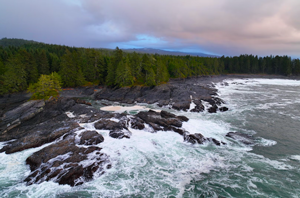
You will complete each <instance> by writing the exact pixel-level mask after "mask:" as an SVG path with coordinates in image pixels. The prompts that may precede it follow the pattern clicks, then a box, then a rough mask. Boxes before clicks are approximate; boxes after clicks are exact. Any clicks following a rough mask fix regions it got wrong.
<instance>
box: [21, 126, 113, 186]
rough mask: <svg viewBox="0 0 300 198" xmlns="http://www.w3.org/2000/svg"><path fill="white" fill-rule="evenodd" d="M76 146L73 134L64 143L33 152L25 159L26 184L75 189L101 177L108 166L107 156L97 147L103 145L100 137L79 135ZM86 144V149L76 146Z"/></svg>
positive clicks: (88, 134) (90, 133) (93, 133)
mask: <svg viewBox="0 0 300 198" xmlns="http://www.w3.org/2000/svg"><path fill="white" fill-rule="evenodd" d="M80 137H81V138H80V141H79V144H77V143H76V138H75V134H74V133H73V134H69V135H67V136H65V137H64V139H63V140H61V141H59V142H57V143H55V144H52V145H50V146H47V147H46V148H43V149H42V150H40V151H38V152H35V153H34V154H32V155H31V156H30V157H28V158H27V160H26V164H28V165H29V166H30V170H31V174H30V175H29V176H28V177H27V178H26V179H25V182H27V184H28V185H30V184H34V183H41V182H43V181H50V180H51V181H54V182H57V183H59V184H69V185H70V186H76V185H80V184H83V183H84V182H86V181H89V180H91V179H93V175H94V174H96V173H97V175H101V174H103V173H104V172H105V170H106V169H109V168H110V167H111V165H110V163H109V159H108V156H107V155H105V154H103V153H101V152H100V151H101V148H100V147H96V146H93V145H96V144H98V143H100V142H103V140H104V138H103V137H102V135H100V134H98V133H97V132H95V131H94V132H93V131H85V132H82V133H81V135H80ZM82 144H83V145H89V146H88V147H86V146H84V147H82V146H79V145H82Z"/></svg>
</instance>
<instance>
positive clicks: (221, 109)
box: [219, 107, 228, 112]
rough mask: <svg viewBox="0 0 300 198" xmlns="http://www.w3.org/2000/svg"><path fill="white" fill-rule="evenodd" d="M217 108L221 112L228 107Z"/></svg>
mask: <svg viewBox="0 0 300 198" xmlns="http://www.w3.org/2000/svg"><path fill="white" fill-rule="evenodd" d="M219 110H220V111H221V112H225V111H228V108H227V107H220V108H219Z"/></svg>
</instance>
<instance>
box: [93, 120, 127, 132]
mask: <svg viewBox="0 0 300 198" xmlns="http://www.w3.org/2000/svg"><path fill="white" fill-rule="evenodd" d="M94 126H95V128H96V129H104V130H116V129H123V128H124V126H123V125H122V124H121V123H119V122H115V121H111V120H100V121H99V122H96V123H95V124H94Z"/></svg>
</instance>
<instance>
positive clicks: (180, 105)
mask: <svg viewBox="0 0 300 198" xmlns="http://www.w3.org/2000/svg"><path fill="white" fill-rule="evenodd" d="M172 108H173V109H176V110H184V111H187V110H188V109H190V101H182V102H176V103H174V104H173V105H172Z"/></svg>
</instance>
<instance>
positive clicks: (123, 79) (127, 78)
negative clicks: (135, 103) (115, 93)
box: [115, 58, 134, 87]
mask: <svg viewBox="0 0 300 198" xmlns="http://www.w3.org/2000/svg"><path fill="white" fill-rule="evenodd" d="M129 64H130V63H129V59H128V58H124V60H123V61H121V62H120V63H119V65H118V67H117V70H116V80H115V83H116V84H117V85H118V86H120V87H124V86H131V85H133V82H134V79H133V75H132V71H131V68H130V66H129Z"/></svg>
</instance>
